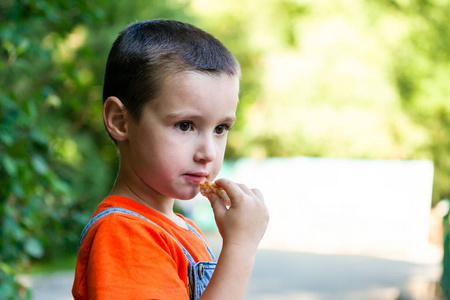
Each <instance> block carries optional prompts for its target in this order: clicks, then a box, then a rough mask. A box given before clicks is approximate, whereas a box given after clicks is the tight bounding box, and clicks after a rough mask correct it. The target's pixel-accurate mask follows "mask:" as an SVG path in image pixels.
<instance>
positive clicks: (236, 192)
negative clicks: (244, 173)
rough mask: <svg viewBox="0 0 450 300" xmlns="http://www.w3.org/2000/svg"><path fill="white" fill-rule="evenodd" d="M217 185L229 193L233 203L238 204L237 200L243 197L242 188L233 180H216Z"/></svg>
mask: <svg viewBox="0 0 450 300" xmlns="http://www.w3.org/2000/svg"><path fill="white" fill-rule="evenodd" d="M216 184H217V185H218V186H219V187H221V188H222V189H223V190H224V191H225V192H226V193H227V195H228V197H229V198H230V200H231V203H234V202H236V199H237V198H239V197H240V196H241V195H242V189H241V187H240V186H239V185H237V184H236V183H234V182H233V181H231V180H228V179H224V178H221V179H218V180H216Z"/></svg>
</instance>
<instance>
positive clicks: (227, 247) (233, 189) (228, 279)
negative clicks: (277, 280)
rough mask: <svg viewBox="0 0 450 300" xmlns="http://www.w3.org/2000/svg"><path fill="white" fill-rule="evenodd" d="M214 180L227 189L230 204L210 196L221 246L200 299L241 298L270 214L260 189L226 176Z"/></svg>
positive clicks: (215, 196)
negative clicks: (227, 178) (220, 237)
mask: <svg viewBox="0 0 450 300" xmlns="http://www.w3.org/2000/svg"><path fill="white" fill-rule="evenodd" d="M216 183H217V184H218V185H219V186H220V187H222V188H223V189H224V190H225V191H226V192H227V194H228V196H229V197H230V199H231V206H230V208H229V209H227V208H226V207H225V205H224V204H223V202H222V201H221V200H220V198H219V197H217V195H215V194H211V195H210V196H209V200H210V202H211V206H212V208H213V211H214V216H215V219H216V223H217V227H218V229H219V232H220V234H221V236H222V238H223V247H222V251H221V253H220V256H219V260H218V262H217V267H216V270H215V272H214V275H213V277H212V278H211V281H210V282H209V284H208V287H207V288H206V290H205V292H204V293H203V295H202V297H201V299H202V300H206V299H243V298H244V295H245V291H246V288H247V284H248V281H249V279H250V275H251V273H252V270H253V266H254V262H255V254H256V249H257V247H258V244H259V242H260V241H261V239H262V237H263V235H264V232H265V230H266V228H267V224H268V221H269V215H268V211H267V208H266V206H265V204H264V199H263V195H262V194H261V192H260V191H259V190H257V189H250V188H248V187H247V186H245V185H238V184H235V183H233V182H231V181H229V180H225V179H220V180H217V181H216Z"/></svg>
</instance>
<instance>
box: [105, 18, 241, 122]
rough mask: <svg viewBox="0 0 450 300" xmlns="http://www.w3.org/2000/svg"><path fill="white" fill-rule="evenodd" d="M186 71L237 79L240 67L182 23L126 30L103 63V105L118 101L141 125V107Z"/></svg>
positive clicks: (150, 22)
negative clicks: (172, 77) (170, 78)
mask: <svg viewBox="0 0 450 300" xmlns="http://www.w3.org/2000/svg"><path fill="white" fill-rule="evenodd" d="M184 71H197V72H203V73H207V74H211V75H215V74H223V73H225V74H229V75H231V76H237V77H240V72H241V71H240V66H239V63H238V62H237V60H236V58H235V57H234V56H233V55H232V54H231V53H230V52H229V51H228V49H227V48H226V47H225V46H224V45H223V44H222V43H221V42H220V41H219V40H217V39H216V38H215V37H213V36H212V35H211V34H209V33H206V32H205V31H203V30H201V29H199V28H197V27H195V26H193V25H190V24H186V23H183V22H179V21H174V20H166V19H156V20H148V21H141V22H136V23H133V24H131V25H129V26H128V27H126V28H125V29H124V30H123V31H122V32H121V33H120V34H119V36H118V38H117V39H116V41H115V42H114V44H113V46H112V48H111V51H110V53H109V56H108V62H107V64H106V71H105V78H104V86H103V102H105V101H106V99H107V98H108V97H111V96H115V97H117V98H119V99H120V100H121V101H122V103H123V104H124V106H125V108H126V109H127V110H128V111H129V113H130V115H131V116H132V117H133V118H134V119H135V120H136V121H139V119H140V116H141V111H142V107H143V105H144V104H145V103H146V102H147V101H149V100H152V99H154V98H156V97H157V96H158V95H159V93H160V91H161V88H162V84H163V82H164V79H165V78H167V76H169V75H171V74H175V73H179V72H184Z"/></svg>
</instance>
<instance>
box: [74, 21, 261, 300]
mask: <svg viewBox="0 0 450 300" xmlns="http://www.w3.org/2000/svg"><path fill="white" fill-rule="evenodd" d="M239 76H240V67H239V64H238V62H237V61H236V59H235V58H234V57H233V56H232V55H231V53H229V51H228V50H227V49H226V48H225V47H224V46H223V45H222V44H221V43H220V42H219V41H218V40H216V39H215V38H214V37H212V36H211V35H209V34H207V33H205V32H203V31H201V30H200V29H198V28H196V27H194V26H191V25H189V24H185V23H181V22H177V21H171V20H150V21H144V22H137V23H134V24H132V25H130V26H128V27H127V28H125V29H124V30H123V31H122V32H121V33H120V35H119V37H118V38H117V40H116V41H115V43H114V44H113V47H112V49H111V52H110V54H109V57H108V62H107V66H106V72H105V82H104V90H103V101H104V105H103V119H104V123H105V127H106V129H107V131H108V133H109V135H110V136H111V137H112V139H113V140H114V141H115V143H116V145H117V147H118V149H119V153H120V169H119V172H118V175H117V179H116V182H115V183H114V186H113V188H112V191H111V193H110V195H109V196H108V197H106V198H105V199H104V200H103V201H102V202H101V203H100V205H99V206H98V208H97V210H96V212H95V214H94V217H93V218H92V219H91V221H90V222H89V224H88V225H87V226H86V228H85V230H84V231H83V233H82V237H81V239H80V247H79V252H78V260H77V265H76V271H75V281H74V285H73V289H72V294H73V296H74V298H75V299H197V298H199V297H201V299H242V298H243V297H244V294H245V289H246V286H247V283H248V280H249V277H250V274H251V271H252V269H253V265H254V258H255V252H256V248H257V246H258V244H259V242H260V240H261V238H262V236H263V234H264V232H265V229H266V227H267V223H268V212H267V208H266V206H265V204H264V200H263V196H262V194H261V192H260V191H259V190H257V189H250V188H248V187H247V186H245V185H242V184H236V183H234V182H231V181H229V180H226V179H220V180H217V181H216V183H217V184H218V185H219V186H220V187H222V188H223V189H224V190H225V192H226V193H227V194H228V196H229V198H230V199H231V206H230V208H229V209H227V207H226V206H225V205H224V204H223V202H222V201H221V200H220V198H219V197H217V195H215V194H210V195H208V199H209V200H210V202H211V207H212V209H213V212H214V215H215V220H216V223H217V227H218V229H219V232H220V234H221V236H222V238H223V245H222V251H221V253H220V256H219V259H218V261H217V262H216V260H215V258H214V255H213V254H212V252H211V251H210V249H209V247H208V245H207V243H206V242H205V241H204V236H203V234H202V233H201V232H200V230H199V229H198V228H197V227H196V226H195V224H194V223H192V221H191V220H189V219H187V218H184V217H183V216H182V215H179V214H175V213H174V212H173V204H174V200H173V199H181V200H188V199H191V198H193V197H194V196H195V195H196V194H198V192H199V183H200V182H202V181H204V180H213V179H214V178H215V177H216V175H217V174H218V172H219V170H220V168H221V165H222V162H223V157H224V152H225V145H226V138H227V132H228V130H229V129H230V128H231V127H232V126H233V123H234V122H235V120H236V117H235V113H236V107H237V104H238V93H239Z"/></svg>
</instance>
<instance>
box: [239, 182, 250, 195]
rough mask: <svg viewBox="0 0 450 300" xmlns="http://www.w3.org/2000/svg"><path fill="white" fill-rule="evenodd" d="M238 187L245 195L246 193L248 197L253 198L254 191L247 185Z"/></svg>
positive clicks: (240, 184)
mask: <svg viewBox="0 0 450 300" xmlns="http://www.w3.org/2000/svg"><path fill="white" fill-rule="evenodd" d="M237 185H238V186H239V187H240V188H241V190H242V191H243V192H244V193H246V194H247V195H251V196H253V191H252V190H251V189H250V188H249V187H248V186H246V185H245V184H242V183H237Z"/></svg>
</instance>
